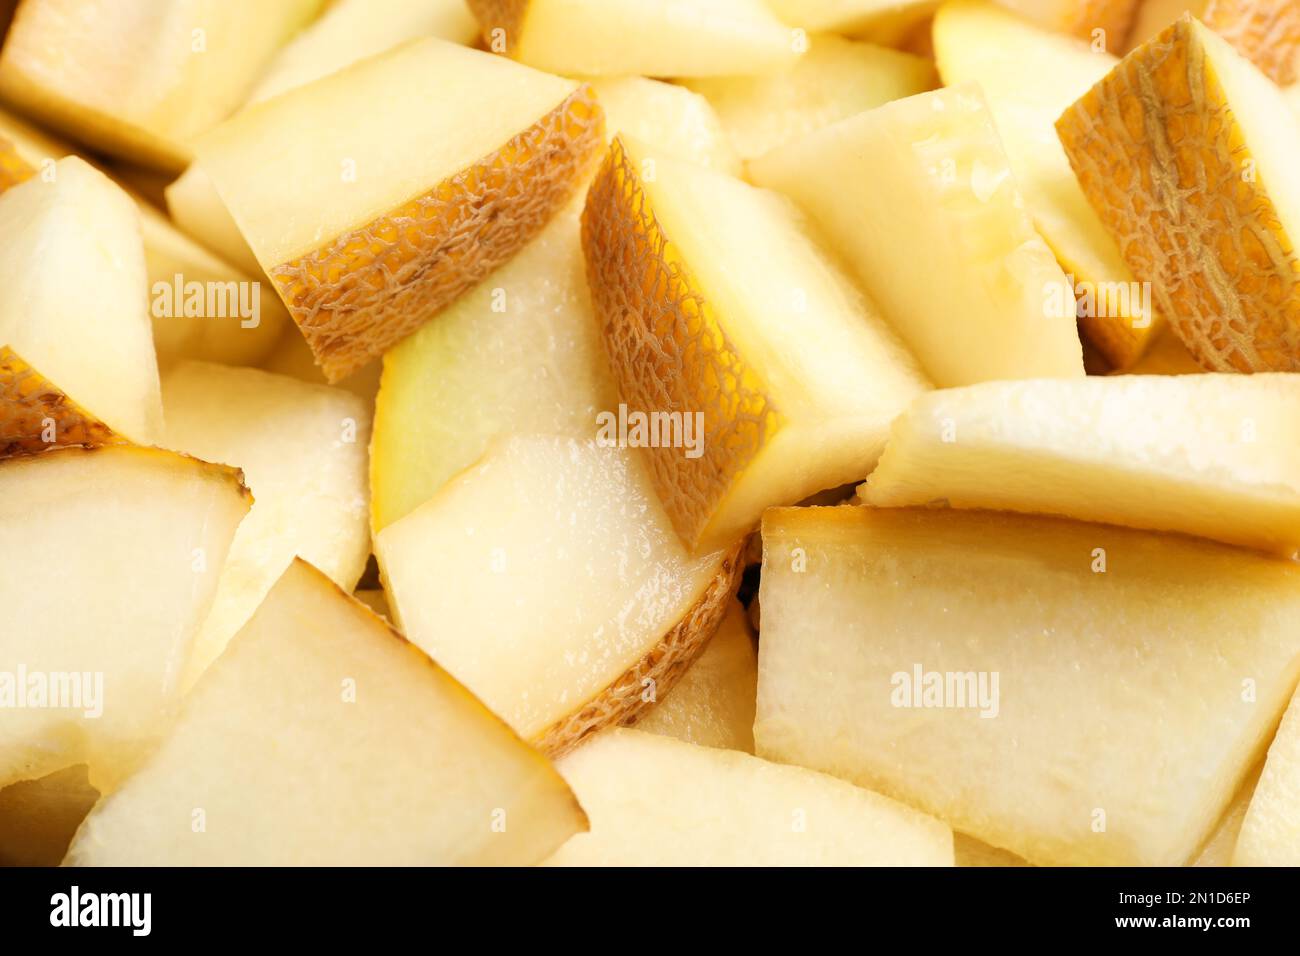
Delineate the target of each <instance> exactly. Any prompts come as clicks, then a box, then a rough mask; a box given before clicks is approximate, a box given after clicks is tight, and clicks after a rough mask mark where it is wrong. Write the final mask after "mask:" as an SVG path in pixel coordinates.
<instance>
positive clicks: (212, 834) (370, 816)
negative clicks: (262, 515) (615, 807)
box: [65, 560, 586, 866]
mask: <svg viewBox="0 0 1300 956" xmlns="http://www.w3.org/2000/svg"><path fill="white" fill-rule="evenodd" d="M585 823H586V821H585V818H584V815H583V812H582V810H581V808H580V807H579V806H578V804H577V802H576V801H575V800H574V798H573V794H572V793H571V792H570V791H569V789H568V787H566V786H565V785H564V782H563V781H562V780H561V779H560V777H559V775H558V774H557V773H556V772H555V770H554V769H553V768H552V767H551V766H550V765H549V764H548V763H547V762H546V761H545V760H544V759H542V757H541V756H539V755H538V754H537V753H535V752H534V751H532V750H530V749H529V748H528V747H526V746H525V745H524V744H523V743H522V742H521V741H520V740H519V739H518V738H517V737H516V736H515V735H514V734H512V733H511V732H510V731H509V729H508V728H507V727H506V726H505V725H504V724H503V723H501V721H500V720H498V719H497V718H496V717H494V716H493V715H492V714H490V713H489V712H488V711H487V710H486V709H485V708H484V707H483V705H482V704H480V703H479V702H478V701H477V700H475V699H474V698H473V697H472V696H471V695H470V694H468V693H466V691H465V689H464V688H463V687H461V686H460V685H459V684H457V683H456V682H455V681H454V680H452V679H451V678H450V677H448V676H447V674H446V673H445V672H444V671H443V670H442V669H441V668H439V667H438V666H437V665H436V664H434V663H433V662H432V661H430V660H429V659H428V658H426V657H424V655H422V654H420V653H419V651H417V650H416V649H414V648H412V647H411V646H410V645H408V644H407V643H406V642H405V641H403V640H402V639H401V638H400V637H399V636H398V635H397V634H396V633H394V632H393V631H392V630H391V629H390V628H389V627H388V626H387V625H386V624H385V623H384V622H383V621H382V620H381V619H380V618H378V617H376V616H375V615H374V614H373V613H371V612H370V611H369V610H368V609H367V608H365V607H364V606H363V605H361V604H360V603H358V602H357V601H354V600H353V599H352V598H350V597H348V596H347V595H345V594H344V593H342V592H341V591H339V590H338V588H337V587H336V586H335V585H334V584H333V583H332V582H331V581H330V580H329V579H328V578H326V577H325V576H324V575H323V574H321V573H320V572H318V571H317V570H316V569H314V568H312V567H311V566H310V565H309V564H307V563H306V562H303V561H301V560H298V561H294V563H293V564H292V565H291V566H290V567H289V569H288V570H286V571H285V573H284V576H283V577H282V578H281V579H280V580H279V582H278V583H277V584H276V585H275V587H274V588H272V590H271V592H270V593H269V594H268V595H267V598H266V600H265V601H264V602H263V604H262V606H261V607H260V608H259V609H258V611H257V614H255V615H254V616H253V618H252V620H250V621H249V623H248V625H247V626H246V627H245V628H244V629H243V630H242V631H241V632H240V634H239V636H238V637H237V638H236V639H235V641H234V643H233V644H232V645H231V648H230V651H229V653H227V654H226V655H225V656H224V657H222V659H221V660H220V661H219V662H218V663H217V664H216V665H215V666H214V667H213V668H212V670H210V671H209V672H208V673H207V674H206V675H205V676H204V679H203V680H202V681H201V682H200V683H199V685H198V686H197V687H195V689H194V691H193V692H192V693H191V694H190V695H189V697H188V698H187V699H186V702H185V708H184V711H183V712H182V714H181V715H180V717H179V719H178V720H177V722H176V725H175V727H174V728H173V729H172V731H171V733H170V734H169V735H168V737H167V739H166V740H165V741H163V743H162V745H161V746H160V747H159V749H158V751H157V753H155V754H154V755H153V757H152V759H151V760H150V761H149V763H148V764H147V765H146V766H145V767H144V768H143V769H142V770H141V771H140V772H139V773H137V774H136V775H135V776H134V777H132V778H131V779H130V780H129V781H128V782H127V783H126V785H125V786H124V787H123V788H122V789H121V790H119V791H117V792H116V793H114V794H112V795H111V796H109V797H108V798H107V799H105V800H103V801H101V802H100V804H99V805H98V806H97V807H96V808H95V810H94V811H93V812H92V813H91V815H90V816H89V817H88V818H87V819H86V822H85V823H84V824H83V825H82V827H81V829H80V830H79V831H78V833H77V837H76V840H75V841H74V842H73V844H72V847H71V849H70V850H69V851H68V857H67V860H66V861H65V862H66V863H67V864H69V865H76V866H140V865H151V866H160V865H162V866H181V865H184V866H195V865H205V866H232V865H239V866H268V865H277V866H342V865H368V866H412V865H425V866H428V865H435V866H437V865H442V866H452V865H506V866H527V865H530V864H533V863H537V862H539V861H540V860H542V859H544V858H546V857H547V856H548V855H549V854H550V853H551V852H553V851H554V850H555V848H556V847H558V846H559V845H560V844H562V843H563V842H564V841H565V840H566V839H567V838H568V837H569V836H570V835H572V834H574V833H576V832H579V831H581V830H583V829H584V828H585Z"/></svg>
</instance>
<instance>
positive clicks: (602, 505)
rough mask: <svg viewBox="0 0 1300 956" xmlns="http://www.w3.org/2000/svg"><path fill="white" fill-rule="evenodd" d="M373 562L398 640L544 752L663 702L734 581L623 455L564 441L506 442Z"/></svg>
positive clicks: (733, 572)
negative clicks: (690, 541) (685, 533)
mask: <svg viewBox="0 0 1300 956" xmlns="http://www.w3.org/2000/svg"><path fill="white" fill-rule="evenodd" d="M375 554H376V556H377V557H378V558H379V567H380V570H381V571H382V573H383V580H384V590H385V592H386V593H387V594H388V598H389V602H390V605H391V607H392V610H393V613H394V615H395V618H396V621H397V623H398V626H399V627H400V628H401V630H402V632H403V633H404V634H406V636H407V637H408V638H410V639H411V640H412V641H414V642H415V643H416V644H418V645H419V646H420V647H421V648H423V649H424V650H425V651H427V652H428V653H429V655H430V656H431V657H433V658H434V659H435V660H437V661H439V662H440V663H442V664H443V666H445V667H446V668H447V669H448V670H449V671H451V673H452V674H454V675H455V676H456V677H457V678H458V679H459V680H461V681H463V682H464V683H465V685H466V686H467V687H469V688H470V690H472V691H473V692H474V693H475V694H477V695H478V696H479V697H481V698H482V699H483V701H484V702H485V703H486V704H487V705H488V706H489V707H491V708H492V710H493V711H495V712H496V713H498V714H500V715H501V716H502V717H503V718H505V720H506V721H507V722H508V723H509V724H510V726H512V727H514V728H515V730H516V731H518V732H519V734H520V735H521V736H522V737H524V738H525V739H527V740H530V741H534V742H536V743H537V744H538V745H539V746H541V747H542V748H543V749H544V750H547V751H549V752H553V753H557V752H561V751H563V750H565V749H566V748H568V747H571V746H572V745H573V744H574V743H576V742H577V741H578V740H579V739H581V738H582V737H583V736H585V735H586V734H589V733H591V732H593V731H594V730H598V729H600V728H601V727H603V726H606V725H608V724H614V723H618V722H620V721H623V720H625V719H627V718H630V717H633V716H634V715H635V714H636V713H638V712H639V711H641V710H643V709H645V708H646V707H649V706H650V705H651V704H652V703H653V702H654V701H655V700H656V699H658V698H659V697H661V696H663V695H665V694H667V693H668V691H669V690H670V689H671V688H672V685H673V683H674V682H675V681H676V679H677V677H678V676H679V675H680V674H681V672H682V671H684V670H685V669H686V667H688V666H689V665H690V663H691V662H692V661H693V660H694V659H695V658H696V657H697V656H698V655H699V653H700V651H701V650H702V649H703V647H704V643H705V642H706V641H707V640H708V639H709V637H710V636H712V634H713V632H714V631H715V630H716V629H717V627H718V624H719V623H720V621H721V620H722V617H723V615H724V614H725V613H726V609H727V607H728V600H729V599H730V598H731V596H732V595H733V594H734V593H735V590H736V585H737V580H738V575H739V573H740V561H739V560H738V556H737V554H736V553H735V552H731V553H724V552H721V551H715V552H712V553H709V554H705V555H703V556H701V557H691V556H690V555H688V554H687V553H686V551H685V550H684V549H683V548H682V546H681V543H680V542H679V541H678V540H677V537H676V535H674V534H673V532H672V527H671V525H670V524H669V523H668V519H667V517H666V515H664V513H663V510H662V509H661V508H660V507H659V506H658V503H657V502H656V500H655V498H654V492H653V490H652V488H651V486H650V483H649V479H648V476H647V475H645V474H644V472H643V470H642V463H641V460H640V458H639V457H638V456H637V454H636V453H635V452H634V451H632V450H629V449H623V448H616V447H598V446H597V445H596V444H595V443H594V442H582V441H578V440H575V439H566V438H540V437H538V438H513V439H510V440H508V441H506V442H504V443H503V444H501V445H500V446H499V447H498V448H497V449H496V450H495V451H494V452H492V453H490V454H488V455H487V456H486V457H485V458H484V459H483V461H481V462H480V463H479V464H477V465H476V466H474V467H473V468H471V469H469V470H468V471H466V472H465V473H464V474H462V475H460V476H459V477H458V478H456V479H455V480H453V481H452V482H450V483H449V484H447V485H446V486H445V487H444V488H443V489H442V490H441V491H439V492H438V494H436V495H435V496H434V497H433V498H431V499H430V500H429V501H428V502H426V503H425V504H424V505H422V506H421V507H419V508H417V509H416V510H415V511H413V512H411V513H410V514H409V515H407V516H406V517H405V518H403V519H402V520H400V521H398V522H396V523H395V524H392V525H389V526H388V527H387V528H385V529H384V530H383V531H381V532H379V534H378V536H377V537H376V539H375ZM431 581H436V582H438V584H437V586H436V587H430V586H429V582H431Z"/></svg>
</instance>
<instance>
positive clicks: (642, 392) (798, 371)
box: [582, 136, 928, 548]
mask: <svg viewBox="0 0 1300 956" xmlns="http://www.w3.org/2000/svg"><path fill="white" fill-rule="evenodd" d="M582 241H583V251H584V254H585V256H586V260H587V277H588V284H589V285H590V287H591V294H592V301H593V303H594V305H595V309H596V316H597V319H598V321H599V325H600V328H601V334H602V337H603V339H604V343H605V349H606V352H607V353H608V355H609V359H610V364H611V367H612V368H613V370H614V377H615V379H616V381H617V383H618V388H619V394H620V397H621V402H620V434H621V432H622V430H623V429H622V420H623V417H624V416H623V415H622V414H621V413H622V412H623V411H624V408H625V409H626V413H627V414H626V420H627V422H628V436H629V441H637V442H639V443H641V444H643V445H647V446H649V447H650V451H649V453H648V457H649V460H650V462H651V464H652V476H653V480H654V485H655V489H656V490H657V492H658V494H659V497H660V499H661V500H662V502H663V504H664V507H665V509H666V510H667V512H668V515H669V517H670V518H671V520H672V523H673V527H674V528H676V529H677V532H678V534H679V535H681V537H682V540H683V541H685V542H686V543H687V545H688V546H690V547H692V548H714V547H720V546H724V545H726V544H729V543H731V542H734V541H735V540H736V539H737V538H739V537H741V536H743V535H745V534H747V533H748V532H749V531H751V530H752V529H753V528H754V526H755V525H756V524H757V522H758V519H759V516H760V515H761V514H762V511H763V509H764V508H765V507H768V506H769V505H774V504H783V503H784V504H793V503H795V502H797V501H801V500H802V499H804V498H806V497H807V496H809V495H811V494H814V493H816V492H818V491H821V490H824V489H826V488H833V487H836V486H838V485H841V484H844V483H845V482H847V481H852V480H853V476H854V475H866V474H867V473H868V472H869V471H870V470H871V468H872V467H873V466H874V464H875V460H876V458H877V456H878V455H879V453H880V450H881V447H882V445H883V441H884V435H885V430H886V429H887V427H888V423H889V421H890V420H891V419H892V418H893V417H894V416H895V415H896V414H897V413H898V412H899V411H900V410H901V409H902V407H903V406H904V405H905V404H906V403H907V402H908V401H909V400H910V399H911V398H912V397H913V396H914V395H916V394H918V393H919V392H921V391H922V390H924V389H925V388H926V387H928V383H927V382H925V380H924V379H923V377H922V376H921V374H920V373H919V371H918V370H917V369H916V366H915V363H914V362H913V361H912V359H911V357H910V356H909V355H908V354H907V350H906V349H905V348H904V347H903V346H902V344H901V343H900V342H899V341H898V339H897V338H896V337H895V335H894V334H893V332H892V331H891V330H890V329H889V328H888V327H887V326H886V325H885V323H884V322H883V321H882V320H881V319H880V317H879V316H878V314H877V313H876V310H875V308H874V306H873V305H872V304H871V303H870V302H869V301H868V300H867V299H866V298H865V297H864V296H863V295H862V294H861V293H860V291H859V290H858V289H857V288H856V287H855V286H854V285H853V284H852V281H851V280H850V279H849V278H848V277H847V276H846V275H845V274H844V273H843V272H842V271H841V270H840V268H839V266H838V265H837V264H836V263H835V261H834V260H833V259H832V257H831V256H829V255H828V254H827V253H826V252H825V251H824V250H823V249H821V248H820V247H819V246H818V245H817V243H816V240H815V239H814V238H813V235H812V233H811V232H810V230H809V227H808V225H807V223H806V222H805V220H804V219H803V217H802V216H801V215H800V214H799V212H798V210H797V209H796V208H795V207H794V205H793V204H792V203H790V202H789V201H788V200H786V199H785V198H784V197H782V196H778V195H776V194H775V193H772V192H768V191H765V190H760V189H755V188H754V187H752V186H749V185H747V184H745V183H742V182H740V181H739V180H736V179H732V178H731V177H728V176H724V175H721V174H719V173H716V172H713V171H711V170H706V169H704V168H702V167H696V166H693V165H691V164H688V163H679V162H674V161H671V160H668V159H663V158H657V159H656V158H653V157H651V156H650V155H649V153H648V147H644V146H642V145H640V144H638V143H636V142H635V141H633V140H631V139H630V138H627V137H622V136H620V137H619V138H617V139H616V140H615V143H614V145H613V147H612V148H611V150H610V153H609V156H608V157H607V158H606V160H605V164H604V166H603V167H602V168H601V171H600V173H599V175H598V176H597V178H596V181H595V182H594V183H593V185H592V187H591V190H590V191H589V193H588V195H587V205H586V208H585V210H584V212H583V231H582ZM633 416H638V420H640V421H643V422H646V423H654V422H659V423H660V425H661V426H662V427H659V426H655V427H657V428H658V433H657V434H655V435H650V434H649V426H647V427H646V428H643V429H642V431H643V432H646V434H644V435H642V436H641V437H640V438H637V437H636V435H635V434H634V433H633V432H632V430H631V429H632V427H633V424H634V422H633ZM672 416H677V417H676V418H673V417H672ZM670 424H671V425H672V429H674V430H672V431H671V434H669V432H670V429H669V427H668V426H669V425H670Z"/></svg>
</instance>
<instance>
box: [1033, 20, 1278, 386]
mask: <svg viewBox="0 0 1300 956" xmlns="http://www.w3.org/2000/svg"><path fill="white" fill-rule="evenodd" d="M1288 113H1289V109H1288V106H1287V103H1286V99H1285V98H1284V97H1283V95H1282V93H1281V92H1280V91H1279V90H1278V89H1277V87H1276V86H1274V84H1273V83H1271V82H1269V80H1268V78H1267V77H1265V76H1264V75H1263V74H1261V73H1260V72H1259V71H1258V70H1257V69H1256V68H1255V67H1253V66H1252V65H1251V64H1250V63H1249V62H1248V61H1247V60H1245V59H1243V58H1242V57H1241V56H1240V55H1239V54H1238V53H1236V52H1235V51H1234V50H1233V49H1232V47H1230V46H1229V45H1228V44H1227V42H1226V41H1224V40H1223V39H1222V38H1221V37H1219V36H1217V35H1215V34H1214V33H1213V32H1211V31H1210V30H1208V29H1207V28H1206V27H1205V26H1204V25H1203V24H1201V23H1199V22H1197V21H1195V20H1190V19H1183V20H1179V21H1177V22H1176V23H1175V24H1174V25H1173V26H1171V27H1169V28H1168V29H1167V30H1165V31H1164V32H1163V33H1161V34H1160V35H1159V36H1157V37H1156V38H1155V39H1153V40H1151V41H1149V42H1148V43H1147V44H1145V45H1144V46H1142V47H1140V48H1139V49H1137V50H1135V51H1133V52H1132V53H1130V54H1129V55H1128V56H1127V57H1125V58H1124V60H1123V61H1122V62H1121V63H1120V64H1119V65H1118V66H1116V67H1115V69H1114V70H1112V71H1111V72H1110V73H1109V74H1108V75H1107V76H1106V78H1105V79H1103V80H1102V81H1101V82H1100V83H1098V84H1097V85H1096V86H1095V87H1094V88H1093V89H1092V90H1091V91H1090V92H1089V93H1087V94H1086V95H1085V96H1084V97H1082V98H1081V99H1080V100H1079V101H1078V102H1077V103H1075V104H1074V105H1073V106H1071V107H1070V108H1069V109H1068V110H1066V111H1065V113H1064V114H1063V115H1062V116H1061V118H1060V120H1059V121H1058V123H1057V130H1058V132H1059V134H1060V137H1061V142H1062V143H1063V144H1064V146H1065V151H1066V153H1067V155H1068V156H1069V157H1070V162H1071V164H1072V165H1073V166H1074V170H1075V173H1076V174H1077V176H1078V179H1079V183H1080V185H1081V186H1082V187H1083V191H1084V193H1085V194H1087V196H1088V199H1089V201H1090V202H1091V203H1092V205H1093V207H1094V208H1095V209H1096V210H1097V212H1098V214H1099V215H1100V216H1101V218H1102V221H1103V222H1104V223H1105V224H1106V227H1107V228H1108V229H1109V230H1110V232H1111V235H1113V236H1114V237H1115V238H1116V240H1117V241H1118V243H1119V247H1120V252H1121V253H1122V254H1123V256H1124V259H1125V261H1126V262H1127V263H1128V265H1129V268H1130V269H1131V270H1132V271H1133V274H1134V275H1135V276H1136V277H1137V278H1138V279H1139V280H1141V281H1143V282H1150V283H1151V284H1152V287H1153V295H1154V299H1155V306H1156V310H1157V311H1158V312H1160V313H1162V314H1163V315H1164V316H1165V317H1166V318H1167V319H1168V320H1169V321H1170V322H1171V323H1172V324H1173V326H1174V329H1175V331H1176V332H1177V333H1178V336H1179V337H1180V338H1181V339H1182V340H1183V342H1184V343H1186V344H1187V346H1188V348H1189V349H1190V350H1191V352H1192V354H1193V355H1194V356H1195V357H1196V360H1197V361H1198V362H1200V363H1201V364H1202V365H1203V366H1205V367H1206V368H1210V369H1216V370H1220V371H1239V372H1259V371H1298V370H1300V256H1297V253H1296V251H1295V243H1296V241H1297V239H1300V173H1297V170H1296V166H1295V157H1296V156H1297V155H1300V125H1298V124H1296V123H1295V122H1293V121H1292V120H1291V117H1290V116H1289V115H1288Z"/></svg>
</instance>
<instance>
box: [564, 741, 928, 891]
mask: <svg viewBox="0 0 1300 956" xmlns="http://www.w3.org/2000/svg"><path fill="white" fill-rule="evenodd" d="M560 772H561V773H563V774H564V777H565V779H566V780H567V781H568V782H569V785H570V786H572V787H573V789H574V792H576V793H577V795H578V799H579V800H580V801H582V805H583V807H584V808H585V809H586V811H587V813H588V815H589V816H590V818H591V830H590V831H589V832H587V833H581V834H579V835H577V836H575V837H574V838H572V839H571V840H569V842H568V843H566V844H565V845H564V846H563V847H562V848H561V849H560V851H559V852H558V853H556V854H555V855H554V856H553V857H551V858H550V859H549V860H548V861H547V865H548V866H952V862H953V852H952V831H951V830H949V829H948V826H947V824H944V823H942V822H940V821H939V820H936V819H934V818H933V817H927V816H926V815H925V814H923V813H918V812H917V811H915V810H913V809H911V808H910V807H905V806H903V805H902V804H900V803H895V802H894V801H893V800H889V799H887V798H885V797H882V796H881V795H880V794H877V793H872V792H871V791H869V790H862V789H859V788H858V787H854V786H852V785H850V784H847V783H845V782H844V781H842V780H836V779H834V778H833V777H828V776H825V775H824V774H820V773H813V772H811V771H808V770H803V769H801V768H798V767H784V766H781V765H780V764H773V763H768V762H766V761H764V760H759V759H758V758H757V757H751V756H750V755H749V754H743V753H737V752H735V751H732V750H716V749H713V748H709V747H697V746H694V745H692V744H688V743H684V742H682V741H679V740H671V739H669V738H666V737H658V736H655V735H653V734H645V733H640V732H638V731H635V730H611V731H608V732H606V733H603V734H601V735H600V736H598V737H597V738H596V739H595V740H593V741H592V742H591V743H589V744H587V745H586V746H584V747H583V748H582V749H581V750H578V751H577V752H575V753H573V754H570V755H569V756H568V757H566V758H565V759H564V760H563V761H562V762H561V763H560Z"/></svg>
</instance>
